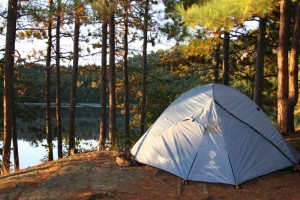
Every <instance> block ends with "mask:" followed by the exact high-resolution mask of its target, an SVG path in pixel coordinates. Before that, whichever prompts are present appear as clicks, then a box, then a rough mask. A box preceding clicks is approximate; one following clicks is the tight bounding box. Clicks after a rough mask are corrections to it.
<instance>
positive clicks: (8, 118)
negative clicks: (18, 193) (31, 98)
mask: <svg viewBox="0 0 300 200" xmlns="http://www.w3.org/2000/svg"><path fill="white" fill-rule="evenodd" d="M17 4H18V1H17V0H8V13H7V31H6V43H5V64H4V83H3V113H4V116H3V117H4V118H3V153H2V168H1V173H2V174H3V175H6V174H9V173H10V149H11V139H12V131H13V104H12V100H13V69H14V54H15V42H16V24H17V23H16V21H17V11H18V10H17V9H18V8H17Z"/></svg>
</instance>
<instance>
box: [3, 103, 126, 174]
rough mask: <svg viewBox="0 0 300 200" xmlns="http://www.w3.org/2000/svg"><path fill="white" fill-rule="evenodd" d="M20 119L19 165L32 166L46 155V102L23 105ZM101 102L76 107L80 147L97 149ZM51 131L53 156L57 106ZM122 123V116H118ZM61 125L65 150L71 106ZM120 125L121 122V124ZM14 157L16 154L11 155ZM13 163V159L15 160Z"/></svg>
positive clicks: (77, 138) (55, 151)
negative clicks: (52, 135)
mask: <svg viewBox="0 0 300 200" xmlns="http://www.w3.org/2000/svg"><path fill="white" fill-rule="evenodd" d="M21 109H22V110H21V111H19V113H26V114H22V116H20V115H19V118H18V119H17V127H18V129H17V130H18V138H19V140H18V145H19V157H20V168H21V169H24V168H27V167H29V166H34V165H37V164H40V163H41V162H43V161H44V160H47V159H46V156H47V152H46V148H45V145H46V140H45V134H44V127H45V112H44V110H45V109H44V105H43V104H26V105H24V106H22V107H21ZM100 110H101V108H100V105H99V104H78V105H77V107H76V118H75V126H76V140H77V141H78V144H77V147H79V148H80V149H81V150H93V149H97V145H98V137H99V122H100ZM52 119H53V120H52V129H53V131H52V133H53V134H54V141H53V144H54V150H53V154H54V159H57V148H56V146H57V141H56V137H55V107H54V106H53V109H52ZM117 123H121V118H119V119H117ZM62 126H63V128H62V129H63V135H64V136H63V137H64V138H63V140H64V144H63V145H64V151H65V152H67V139H66V138H67V136H68V126H69V106H68V105H66V106H63V107H62ZM119 127H120V126H119ZM0 146H2V145H0ZM11 158H13V155H12V156H11ZM12 163H13V162H12Z"/></svg>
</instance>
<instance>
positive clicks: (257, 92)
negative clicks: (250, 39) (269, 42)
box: [253, 18, 267, 107]
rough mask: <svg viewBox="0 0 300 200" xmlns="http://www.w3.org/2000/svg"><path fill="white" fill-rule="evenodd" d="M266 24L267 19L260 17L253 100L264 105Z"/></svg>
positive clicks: (259, 104) (260, 105)
mask: <svg viewBox="0 0 300 200" xmlns="http://www.w3.org/2000/svg"><path fill="white" fill-rule="evenodd" d="M266 26H267V19H266V18H260V19H259V32H258V39H257V56H256V64H255V80H254V95H253V100H254V102H255V103H256V104H257V105H258V106H259V107H262V100H263V96H262V94H263V82H264V60H265V49H266V38H265V37H266Z"/></svg>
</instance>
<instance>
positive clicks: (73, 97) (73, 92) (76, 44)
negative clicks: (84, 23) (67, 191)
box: [69, 5, 80, 155]
mask: <svg viewBox="0 0 300 200" xmlns="http://www.w3.org/2000/svg"><path fill="white" fill-rule="evenodd" d="M77 6H78V5H77ZM79 33H80V14H79V13H78V12H77V11H76V12H75V27H74V49H73V54H74V55H73V71H72V83H71V97H70V124H69V155H74V154H75V153H76V149H75V106H76V87H77V85H76V84H77V76H78V60H79Z"/></svg>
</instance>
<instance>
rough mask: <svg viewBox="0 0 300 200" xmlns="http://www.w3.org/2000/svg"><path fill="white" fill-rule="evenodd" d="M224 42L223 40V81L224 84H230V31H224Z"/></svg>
mask: <svg viewBox="0 0 300 200" xmlns="http://www.w3.org/2000/svg"><path fill="white" fill-rule="evenodd" d="M223 40H224V42H223V67H222V70H223V73H222V83H223V85H229V42H230V36H229V32H227V31H225V32H224V39H223Z"/></svg>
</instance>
